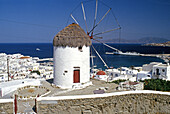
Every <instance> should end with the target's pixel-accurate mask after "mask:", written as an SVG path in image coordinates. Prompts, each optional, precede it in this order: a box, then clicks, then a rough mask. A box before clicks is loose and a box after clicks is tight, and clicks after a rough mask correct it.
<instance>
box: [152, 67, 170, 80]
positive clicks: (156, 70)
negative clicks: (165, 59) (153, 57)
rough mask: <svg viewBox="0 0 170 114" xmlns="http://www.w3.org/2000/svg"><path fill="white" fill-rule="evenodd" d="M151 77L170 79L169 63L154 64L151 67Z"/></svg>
mask: <svg viewBox="0 0 170 114" xmlns="http://www.w3.org/2000/svg"><path fill="white" fill-rule="evenodd" d="M152 78H153V79H157V78H158V79H163V80H170V65H169V64H158V65H154V66H153V69H152Z"/></svg>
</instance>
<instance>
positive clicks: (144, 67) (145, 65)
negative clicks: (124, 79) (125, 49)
mask: <svg viewBox="0 0 170 114" xmlns="http://www.w3.org/2000/svg"><path fill="white" fill-rule="evenodd" d="M159 64H162V63H160V62H151V63H149V64H144V65H143V66H142V70H143V71H149V72H152V68H153V66H154V65H159Z"/></svg>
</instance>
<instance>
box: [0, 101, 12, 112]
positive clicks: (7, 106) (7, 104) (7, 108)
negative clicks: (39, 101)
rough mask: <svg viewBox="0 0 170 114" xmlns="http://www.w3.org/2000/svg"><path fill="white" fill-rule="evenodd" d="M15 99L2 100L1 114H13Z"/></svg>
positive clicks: (0, 104)
mask: <svg viewBox="0 0 170 114" xmlns="http://www.w3.org/2000/svg"><path fill="white" fill-rule="evenodd" d="M13 101H14V100H13V99H0V113H1V114H13V109H14V108H13Z"/></svg>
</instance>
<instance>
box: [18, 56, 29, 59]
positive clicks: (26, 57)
mask: <svg viewBox="0 0 170 114" xmlns="http://www.w3.org/2000/svg"><path fill="white" fill-rule="evenodd" d="M28 58H30V57H28V56H23V57H20V59H28Z"/></svg>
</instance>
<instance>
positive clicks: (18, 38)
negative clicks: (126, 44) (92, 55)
mask: <svg viewBox="0 0 170 114" xmlns="http://www.w3.org/2000/svg"><path fill="white" fill-rule="evenodd" d="M100 1H102V2H104V3H105V4H107V5H108V6H109V7H111V8H112V10H113V12H114V14H115V15H116V17H117V19H118V21H119V23H120V25H121V27H122V31H121V37H122V38H124V39H138V38H142V37H148V36H149V37H161V38H167V39H169V40H170V1H169V0H100ZM80 2H81V0H0V43H52V40H53V37H54V36H55V35H56V34H57V33H58V32H59V31H60V30H62V29H63V28H64V27H65V26H66V25H68V24H71V23H72V22H74V21H73V20H72V19H71V18H70V16H69V15H70V13H71V12H72V11H73V10H74V8H75V7H76V6H78V5H79V6H78V8H79V9H76V10H75V12H73V14H75V15H73V16H75V17H76V16H79V17H81V18H82V17H83V16H82V11H81V6H80ZM85 3H86V2H85ZM92 3H95V1H94V2H93V1H92V2H90V3H87V4H84V5H85V6H87V7H85V10H86V12H87V18H88V19H89V21H88V22H89V23H90V22H92V23H93V17H94V9H95V5H92ZM88 4H90V5H88ZM90 7H91V8H90ZM88 8H89V9H88ZM107 10H108V7H105V6H101V7H99V12H98V16H99V19H100V18H101V17H100V16H102V15H103V14H104V13H105V12H106V11H107ZM108 16H109V15H108ZM77 18H78V17H77ZM68 20H69V21H68ZM67 21H68V24H67ZM97 21H99V20H97ZM111 21H112V20H110V19H108V20H103V23H107V24H109V25H111V24H110V23H112V22H111ZM79 22H80V23H83V21H79ZM113 22H115V21H113ZM91 25H92V24H91ZM114 26H115V27H116V24H114ZM107 27H108V26H106V25H103V26H101V27H100V26H99V30H102V29H106V28H107ZM89 28H90V25H89ZM83 29H85V28H83ZM114 33H115V34H117V33H118V32H113V34H109V35H108V36H106V37H110V38H113V39H114V38H117V37H118V36H117V35H114Z"/></svg>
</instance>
